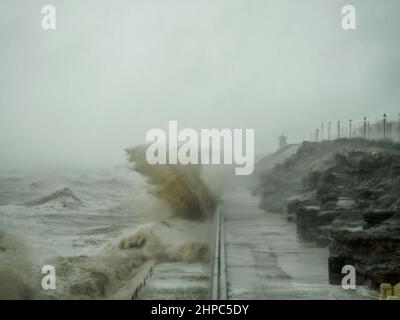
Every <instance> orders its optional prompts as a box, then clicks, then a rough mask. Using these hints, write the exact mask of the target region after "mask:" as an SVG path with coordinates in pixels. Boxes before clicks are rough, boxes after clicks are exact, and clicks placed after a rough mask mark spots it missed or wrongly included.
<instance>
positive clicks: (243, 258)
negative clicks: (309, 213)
mask: <svg viewBox="0 0 400 320" xmlns="http://www.w3.org/2000/svg"><path fill="white" fill-rule="evenodd" d="M257 205H258V199H257V198H255V197H252V196H251V195H250V193H248V192H240V193H235V194H231V195H228V196H226V198H225V199H224V203H223V207H222V213H223V216H224V229H225V258H226V269H227V295H228V299H376V293H375V292H373V291H371V290H369V289H368V288H366V287H361V286H358V287H357V288H356V289H355V290H344V289H343V288H342V287H341V286H332V285H329V283H328V249H327V248H320V247H317V246H316V245H315V244H314V243H312V242H307V241H305V240H303V239H301V237H299V236H298V234H297V231H296V225H295V224H294V223H290V222H288V221H287V220H286V218H285V215H283V214H276V213H266V212H265V211H262V210H261V209H259V208H258V206H257Z"/></svg>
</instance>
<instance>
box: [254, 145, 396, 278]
mask: <svg viewBox="0 0 400 320" xmlns="http://www.w3.org/2000/svg"><path fill="white" fill-rule="evenodd" d="M327 145H329V143H321V144H315V143H314V144H311V143H305V144H303V146H302V147H301V148H300V149H299V150H298V152H297V154H296V155H294V156H292V157H291V158H290V159H288V160H287V161H286V163H283V164H281V165H278V166H276V167H275V168H274V169H272V170H270V171H269V172H268V173H265V174H264V176H263V177H262V180H261V181H262V184H261V185H263V184H264V185H268V183H267V181H269V185H268V187H267V188H261V189H262V190H261V191H259V194H260V195H261V199H262V200H261V204H260V206H261V207H263V208H264V209H266V210H267V211H268V210H270V209H271V207H270V204H269V200H270V199H271V200H272V205H273V207H275V208H277V207H279V206H277V205H276V204H277V203H279V204H280V205H281V206H283V207H285V206H286V212H287V214H288V219H289V220H291V221H295V222H296V224H297V229H298V232H299V234H300V235H301V236H303V237H305V238H307V239H309V240H311V241H315V242H317V243H318V244H319V245H321V246H329V252H330V258H329V266H330V279H331V283H334V284H337V283H338V281H339V279H341V278H342V277H343V275H342V274H341V269H342V266H344V265H345V264H350V265H353V266H354V267H355V268H356V272H357V273H356V274H357V282H358V283H359V284H361V283H368V284H371V285H373V286H378V285H379V284H380V283H382V282H389V283H392V284H396V283H397V282H399V281H400V155H399V154H398V152H396V150H393V149H391V150H384V149H382V150H379V149H378V150H376V149H375V150H373V151H372V150H371V149H369V148H366V149H363V150H362V151H360V148H354V147H353V148H348V147H349V144H348V143H344V144H343V145H342V146H340V142H332V143H330V146H331V147H330V148H327ZM357 149H358V150H357ZM301 169H303V170H301ZM293 176H295V177H293ZM292 177H293V178H292ZM280 191H281V192H280ZM279 192H280V193H281V196H280V197H279V196H278V193H279Z"/></svg>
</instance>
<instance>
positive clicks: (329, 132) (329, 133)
mask: <svg viewBox="0 0 400 320" xmlns="http://www.w3.org/2000/svg"><path fill="white" fill-rule="evenodd" d="M328 140H329V141H330V140H331V123H330V122H328Z"/></svg>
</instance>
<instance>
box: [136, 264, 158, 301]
mask: <svg viewBox="0 0 400 320" xmlns="http://www.w3.org/2000/svg"><path fill="white" fill-rule="evenodd" d="M153 267H154V263H153V264H151V265H150V267H149V268H148V270H147V272H146V274H145V275H144V277H143V279H142V280H141V281H140V283H139V285H138V286H137V287H136V289H135V291H134V293H133V294H132V297H131V300H137V299H138V298H139V295H140V294H141V292H142V291H143V289H144V288H145V286H146V282H147V281H148V280H150V278H151V277H152V276H153Z"/></svg>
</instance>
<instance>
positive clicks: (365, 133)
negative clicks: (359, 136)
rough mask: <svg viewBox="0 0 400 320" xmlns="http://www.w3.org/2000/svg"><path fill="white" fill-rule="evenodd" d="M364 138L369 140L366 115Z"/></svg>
mask: <svg viewBox="0 0 400 320" xmlns="http://www.w3.org/2000/svg"><path fill="white" fill-rule="evenodd" d="M364 140H367V118H366V117H364Z"/></svg>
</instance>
